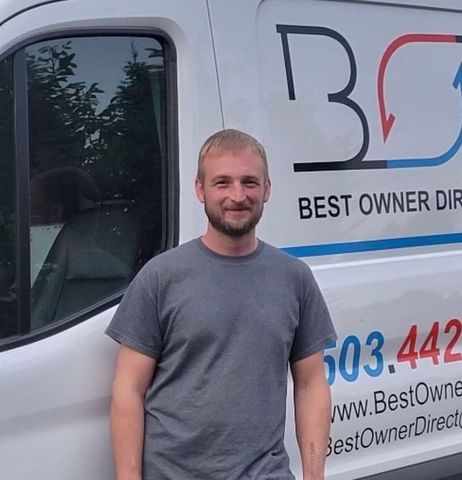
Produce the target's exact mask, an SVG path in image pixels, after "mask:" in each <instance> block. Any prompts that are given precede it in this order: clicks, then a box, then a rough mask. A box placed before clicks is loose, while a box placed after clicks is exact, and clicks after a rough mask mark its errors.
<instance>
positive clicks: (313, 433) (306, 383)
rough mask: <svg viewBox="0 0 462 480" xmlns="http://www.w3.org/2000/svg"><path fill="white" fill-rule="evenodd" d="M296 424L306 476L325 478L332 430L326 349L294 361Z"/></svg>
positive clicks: (313, 479)
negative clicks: (325, 361) (325, 357)
mask: <svg viewBox="0 0 462 480" xmlns="http://www.w3.org/2000/svg"><path fill="white" fill-rule="evenodd" d="M291 369H292V377H293V380H294V402H295V427H296V433H297V441H298V446H299V448H300V454H301V457H302V466H303V480H323V479H324V464H325V460H326V453H327V442H328V440H329V432H330V415H331V398H330V389H329V386H328V385H327V382H326V377H325V373H324V360H323V352H322V351H320V352H317V353H315V354H313V355H310V356H309V357H306V358H303V359H302V360H299V361H297V362H294V363H292V364H291Z"/></svg>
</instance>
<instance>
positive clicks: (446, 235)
mask: <svg viewBox="0 0 462 480" xmlns="http://www.w3.org/2000/svg"><path fill="white" fill-rule="evenodd" d="M461 15H462V8H461V6H460V2H458V1H457V0H444V1H440V2H435V1H431V0H401V1H394V2H382V1H375V0H361V1H355V0H354V1H349V2H345V1H334V0H263V1H261V0H238V1H233V2H229V1H227V0H207V1H205V0H196V1H194V2H191V1H187V0H179V1H176V2H169V1H161V0H155V1H153V0H151V1H148V0H136V1H132V2H125V1H114V2H112V3H111V4H110V5H109V6H108V4H107V2H105V1H103V0H97V1H92V2H91V1H89V0H73V1H72V2H71V1H68V0H61V1H59V0H58V1H51V2H38V1H36V2H34V1H22V2H17V1H12V0H11V1H2V2H0V24H1V25H2V28H1V29H0V55H2V56H3V57H5V56H7V55H10V54H11V53H13V52H14V51H16V50H17V49H18V48H20V47H21V46H23V45H25V44H29V43H35V42H36V41H38V40H39V39H45V38H53V37H56V36H60V37H61V36H64V37H66V36H69V37H72V36H73V35H88V34H91V35H95V36H97V35H98V34H112V33H117V32H122V31H123V32H142V33H143V35H149V33H150V32H152V34H155V35H160V36H162V35H164V36H165V38H166V39H168V41H169V42H170V44H171V46H172V48H173V49H174V55H175V69H176V72H175V73H176V77H175V85H174V87H175V91H176V96H177V105H175V106H174V108H175V109H176V110H177V111H176V116H177V125H176V129H177V132H176V133H175V135H176V136H177V145H176V148H177V150H178V155H177V157H178V158H177V159H176V160H177V163H178V165H177V169H178V172H179V174H178V178H177V185H176V186H173V185H170V188H172V189H175V188H176V189H177V192H176V194H177V195H176V198H175V200H174V202H175V208H176V209H177V211H178V228H177V232H175V234H176V236H177V238H178V241H179V243H183V242H185V241H187V240H189V239H191V238H194V237H197V236H198V235H200V234H201V233H202V232H203V231H204V228H205V225H206V221H205V219H204V214H203V207H202V205H201V204H199V202H197V201H196V200H195V192H194V182H193V179H194V177H195V172H196V161H197V152H198V150H199V148H200V145H201V143H202V141H203V140H204V139H205V138H206V137H207V136H208V135H210V134H212V133H213V132H215V131H217V130H219V129H221V128H223V127H225V128H238V129H242V130H244V131H248V132H249V133H251V134H253V135H255V136H256V137H257V138H259V139H260V140H261V141H262V143H263V144H264V145H265V148H266V150H267V154H268V158H269V164H270V175H271V178H272V180H273V182H272V183H273V185H272V196H271V199H270V202H269V204H267V206H266V207H265V214H264V216H263V218H262V222H261V224H260V225H259V230H258V235H259V237H261V238H262V239H264V240H266V241H268V242H270V243H272V244H274V245H275V246H277V247H279V248H281V249H282V250H284V251H286V252H287V253H289V254H291V255H294V256H296V257H298V258H301V259H302V260H303V261H305V262H307V263H308V264H309V265H310V266H311V267H312V268H313V271H314V273H315V276H316V278H317V280H318V282H319V284H320V286H321V288H322V291H323V293H324V295H325V298H326V300H327V303H328V305H329V308H330V310H331V313H332V316H333V319H334V323H335V325H336V328H337V331H338V335H339V340H338V341H337V344H336V345H327V346H326V350H325V365H326V376H327V378H328V380H329V383H330V384H331V388H332V394H333V411H332V431H331V438H330V441H329V451H328V461H327V478H329V479H332V480H340V479H342V480H348V479H355V478H361V477H365V476H368V477H369V476H374V475H378V474H380V473H382V472H388V471H392V470H394V469H402V470H401V472H402V474H401V475H400V474H397V476H396V478H409V470H408V468H411V467H412V466H413V465H416V464H420V463H423V464H424V465H425V462H432V461H437V460H438V459H440V460H439V462H438V473H439V474H440V475H441V477H443V476H444V475H445V467H444V464H442V463H441V458H443V457H446V456H449V455H456V454H460V452H462V410H461V408H460V399H461V398H462V377H461V361H462V353H461V348H462V346H461V344H462V339H461V329H462V308H461V305H462V284H461V278H462V235H461V231H462V220H461V219H462V169H461V162H462V151H461V146H462V123H461V122H462V112H461V108H462V104H461V92H462V90H461V86H462V70H460V68H461V67H460V49H462V41H461V39H462V30H460V20H461V18H462V17H461ZM172 198H174V197H172ZM36 234H37V235H38V234H39V232H38V231H37V232H36ZM37 238H38V237H37ZM40 238H42V237H40ZM47 238H48V237H47ZM40 248H42V247H40ZM47 248H48V247H47ZM44 255H45V253H42V256H44ZM36 273H37V272H33V275H34V276H35V275H36ZM112 303H114V302H112ZM114 311H115V307H112V306H111V307H108V306H106V307H104V306H103V307H102V308H100V310H99V312H98V313H97V314H95V315H93V316H91V318H88V319H87V320H85V321H82V322H80V323H77V324H75V325H74V324H73V326H72V327H70V328H67V327H66V321H67V320H66V319H65V320H64V321H63V322H62V325H63V329H61V330H62V331H59V332H56V333H54V334H51V333H47V332H52V331H53V332H54V330H53V329H49V330H47V329H44V330H43V331H37V332H34V333H32V334H30V339H27V341H26V342H25V344H24V345H22V346H20V347H18V348H11V349H7V350H5V351H1V352H0V385H1V386H2V395H1V396H0V465H1V467H0V473H1V476H2V477H4V478H7V479H8V480H22V479H23V478H28V477H30V476H34V478H38V479H45V478H46V479H54V478H66V479H69V480H72V479H81V478H86V479H93V478H107V479H109V478H113V476H114V472H113V466H112V459H111V451H110V438H109V428H108V408H109V398H110V387H111V381H112V375H113V369H114V362H115V354H116V345H115V344H114V343H113V342H111V341H110V340H109V339H107V338H105V336H104V335H103V331H104V329H105V327H106V326H107V324H108V323H109V321H110V319H111V317H112V315H113V313H114ZM87 316H88V315H87ZM39 336H40V340H35V341H34V337H35V339H36V338H38V337H39ZM8 342H9V339H8V338H6V339H1V340H0V346H3V345H6V346H7V344H8ZM286 447H287V450H288V452H289V455H290V458H291V468H292V470H293V472H294V474H295V476H296V478H302V473H301V463H300V459H299V454H298V447H297V444H296V439H295V433H294V424H293V406H292V385H291V382H290V380H289V391H288V397H287V424H286ZM435 464H436V463H435ZM453 464H454V462H453V463H452V464H451V465H452V466H451V470H449V468H448V474H449V473H451V474H453V473H454V466H453ZM427 465H428V464H427ZM427 471H431V470H429V469H428V470H427ZM461 472H462V470H461ZM419 478H420V477H419Z"/></svg>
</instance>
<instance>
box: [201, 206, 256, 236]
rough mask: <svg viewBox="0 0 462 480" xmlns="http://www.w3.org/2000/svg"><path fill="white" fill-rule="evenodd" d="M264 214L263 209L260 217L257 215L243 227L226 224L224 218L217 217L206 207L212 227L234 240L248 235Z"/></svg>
mask: <svg viewBox="0 0 462 480" xmlns="http://www.w3.org/2000/svg"><path fill="white" fill-rule="evenodd" d="M262 213H263V208H262V210H261V212H259V214H258V215H255V216H254V217H252V218H249V219H248V220H247V222H245V223H243V224H241V225H234V224H232V223H231V222H226V221H225V220H223V218H222V217H219V216H218V215H215V214H214V213H212V212H210V211H209V210H208V209H207V205H205V214H206V215H207V218H208V219H209V222H210V224H211V225H212V227H213V228H214V229H215V230H217V231H219V232H220V233H223V234H224V235H227V236H229V237H233V238H239V237H242V236H244V235H247V234H248V233H249V232H250V231H252V230H253V229H254V228H255V227H256V226H257V224H258V222H259V221H260V218H261V216H262Z"/></svg>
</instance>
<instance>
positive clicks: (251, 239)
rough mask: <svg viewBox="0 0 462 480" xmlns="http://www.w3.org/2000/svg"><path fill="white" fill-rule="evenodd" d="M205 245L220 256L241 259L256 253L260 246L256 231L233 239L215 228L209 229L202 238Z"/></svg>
mask: <svg viewBox="0 0 462 480" xmlns="http://www.w3.org/2000/svg"><path fill="white" fill-rule="evenodd" d="M202 241H203V242H204V245H205V246H206V247H208V248H210V250H212V251H213V252H215V253H219V254H220V255H229V256H233V257H241V256H244V255H249V254H251V253H252V252H254V251H255V250H256V248H257V246H258V239H257V238H256V237H255V230H252V231H251V232H249V233H247V234H246V235H242V236H240V237H231V236H229V235H225V234H223V233H221V232H218V231H216V230H215V229H213V228H210V227H209V228H208V230H207V232H206V233H205V234H204V235H203V236H202Z"/></svg>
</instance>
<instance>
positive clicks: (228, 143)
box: [197, 128, 269, 182]
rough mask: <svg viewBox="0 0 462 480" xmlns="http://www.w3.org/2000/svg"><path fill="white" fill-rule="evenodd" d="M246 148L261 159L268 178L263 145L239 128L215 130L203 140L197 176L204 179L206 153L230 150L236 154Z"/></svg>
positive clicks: (200, 179)
mask: <svg viewBox="0 0 462 480" xmlns="http://www.w3.org/2000/svg"><path fill="white" fill-rule="evenodd" d="M247 149H250V150H252V152H253V153H255V154H256V155H258V156H259V157H260V158H261V159H262V161H263V166H264V174H265V178H268V176H269V172H268V160H267V158H266V152H265V149H264V147H263V145H262V144H261V143H260V142H259V141H258V140H257V139H255V138H254V137H252V136H251V135H248V134H247V133H244V132H241V131H240V130H234V129H232V128H229V129H226V130H220V131H219V132H216V133H214V134H213V135H212V136H210V137H209V138H207V140H206V141H205V142H204V144H203V145H202V148H201V149H200V152H199V161H198V163H197V178H198V179H199V181H201V182H202V181H203V180H204V171H203V164H204V159H205V157H207V155H211V154H213V153H218V152H230V153H232V154H237V153H241V152H242V151H244V150H247Z"/></svg>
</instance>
